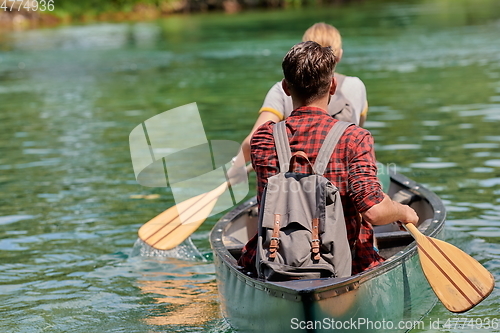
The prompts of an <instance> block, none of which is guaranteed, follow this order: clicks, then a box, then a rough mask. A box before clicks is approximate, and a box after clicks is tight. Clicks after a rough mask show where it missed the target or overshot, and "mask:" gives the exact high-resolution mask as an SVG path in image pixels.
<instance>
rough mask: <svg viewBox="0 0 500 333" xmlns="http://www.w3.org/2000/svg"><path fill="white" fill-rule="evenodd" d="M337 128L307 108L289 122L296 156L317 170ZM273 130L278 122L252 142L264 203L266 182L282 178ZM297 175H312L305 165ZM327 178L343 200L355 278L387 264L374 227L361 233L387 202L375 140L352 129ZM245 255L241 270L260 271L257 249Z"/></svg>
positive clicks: (316, 110) (342, 140) (327, 117)
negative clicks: (369, 214)
mask: <svg viewBox="0 0 500 333" xmlns="http://www.w3.org/2000/svg"><path fill="white" fill-rule="evenodd" d="M336 122H337V120H336V119H334V118H332V117H331V116H330V115H328V113H327V112H326V111H324V110H322V109H320V108H313V107H302V108H298V109H296V110H294V111H293V112H292V113H291V115H290V116H289V117H288V118H287V119H286V125H287V126H286V127H287V132H288V138H289V141H290V148H291V150H292V153H293V152H296V151H304V152H305V153H306V154H307V156H308V157H309V160H310V161H311V163H313V164H314V161H315V160H316V156H317V154H318V152H319V149H320V147H321V145H322V143H323V140H324V139H325V137H326V135H327V134H328V132H329V130H330V129H331V128H332V126H333V125H334V124H335V123H336ZM273 125H274V123H273V122H267V123H265V124H263V125H262V126H261V127H260V128H259V129H257V131H256V132H255V133H254V135H253V137H252V140H251V156H252V164H253V168H254V170H255V172H256V174H257V186H258V188H257V200H258V202H259V203H260V198H261V196H262V192H263V190H264V187H265V185H266V184H267V179H268V178H269V177H271V176H273V175H275V174H276V173H278V172H279V166H278V164H279V163H278V157H277V154H276V148H275V145H274V138H273V134H272V133H273ZM301 160H302V159H299V160H298V161H301ZM301 168H302V169H301ZM296 170H297V171H298V172H307V169H306V167H305V165H301V166H298V168H297V169H296ZM325 177H326V178H328V179H329V180H330V181H331V182H332V183H333V184H334V185H335V186H337V187H338V189H339V191H340V196H341V198H342V206H343V208H344V215H345V221H346V226H347V236H348V238H349V245H350V247H351V249H353V248H354V258H353V262H352V274H356V273H359V272H362V271H363V270H365V269H368V268H371V267H374V266H376V265H378V264H379V263H381V262H383V260H384V259H383V258H382V257H380V256H379V255H378V253H377V252H376V251H375V249H374V244H373V228H372V225H371V224H369V223H367V222H365V221H363V220H362V221H361V226H360V228H359V227H358V226H359V222H358V221H359V213H363V212H365V211H367V210H368V209H370V208H371V207H372V206H374V205H376V204H378V203H380V202H381V201H382V200H383V198H384V196H383V192H382V189H381V186H380V183H379V181H378V178H377V167H376V160H375V154H374V151H373V138H372V136H371V134H370V133H369V132H368V131H367V130H365V129H362V128H361V127H358V126H349V127H348V128H347V130H346V131H345V133H344V135H343V136H342V137H341V138H340V140H339V142H338V144H337V147H336V148H335V151H334V152H333V154H332V157H331V159H330V163H329V164H328V166H327V168H326V171H325ZM358 230H359V232H358ZM254 241H255V240H254ZM249 245H250V244H249ZM246 250H247V251H246V252H247V253H244V254H243V258H242V260H240V264H242V265H245V264H250V265H252V264H253V265H255V258H254V253H252V252H253V251H254V249H250V248H249V247H247V249H246ZM244 252H245V251H244ZM250 257H252V258H251V259H250ZM249 259H250V260H249ZM246 261H249V262H246ZM250 261H251V263H250Z"/></svg>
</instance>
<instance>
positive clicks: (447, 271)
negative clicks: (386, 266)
mask: <svg viewBox="0 0 500 333" xmlns="http://www.w3.org/2000/svg"><path fill="white" fill-rule="evenodd" d="M421 236H423V235H421ZM417 244H418V252H419V256H420V263H421V264H422V270H423V271H424V274H425V277H426V278H427V280H428V281H429V284H430V285H431V287H432V289H433V290H434V292H435V293H436V296H437V297H438V298H439V300H440V301H441V302H442V303H443V305H444V306H445V307H446V308H447V309H448V310H450V311H451V312H458V313H459V312H465V311H467V310H470V309H471V308H473V307H474V306H476V305H477V304H479V303H480V302H481V301H482V300H484V299H485V298H486V297H487V296H488V295H489V294H490V293H491V291H492V290H493V287H494V285H495V280H494V278H493V276H492V275H491V273H490V272H489V271H488V270H487V269H486V268H484V267H483V266H482V265H481V264H480V263H479V262H477V261H476V260H475V259H474V258H472V257H471V256H469V255H468V254H467V253H465V252H463V251H462V250H460V249H459V248H457V247H455V246H453V245H451V244H448V243H446V242H443V241H441V240H438V239H435V238H432V237H427V236H423V237H418V238H417Z"/></svg>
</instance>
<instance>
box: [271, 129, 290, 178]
mask: <svg viewBox="0 0 500 333" xmlns="http://www.w3.org/2000/svg"><path fill="white" fill-rule="evenodd" d="M273 137H274V145H275V146H276V154H277V155H278V161H279V163H280V172H287V171H288V168H289V165H290V159H291V158H292V151H291V150H290V142H289V141H288V134H287V132H286V124H285V122H284V121H280V122H279V123H276V124H274V128H273Z"/></svg>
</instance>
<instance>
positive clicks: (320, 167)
mask: <svg viewBox="0 0 500 333" xmlns="http://www.w3.org/2000/svg"><path fill="white" fill-rule="evenodd" d="M351 125H353V124H352V123H348V122H345V121H338V122H336V123H335V125H333V127H332V128H331V129H330V132H328V135H327V136H326V138H325V140H324V141H323V145H322V146H321V148H320V150H319V152H318V156H317V157H316V162H315V163H314V170H316V174H318V175H322V174H324V173H325V170H326V166H327V165H328V163H329V162H330V157H331V156H332V154H333V151H334V149H335V146H337V142H338V141H339V139H340V137H341V136H342V134H344V132H345V130H346V129H347V127H349V126H351Z"/></svg>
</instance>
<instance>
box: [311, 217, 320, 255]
mask: <svg viewBox="0 0 500 333" xmlns="http://www.w3.org/2000/svg"><path fill="white" fill-rule="evenodd" d="M311 252H312V253H313V260H319V259H320V258H321V256H320V254H319V219H318V218H315V219H313V220H312V239H311Z"/></svg>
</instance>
